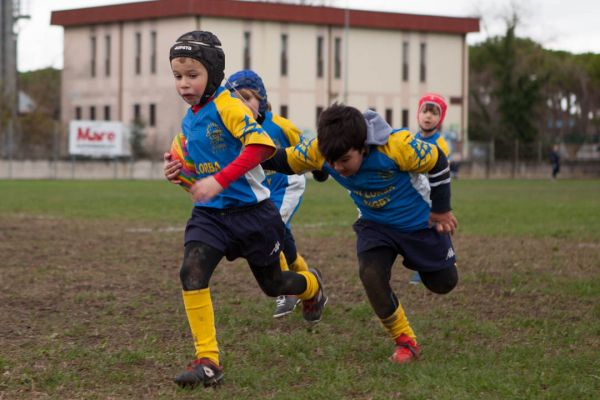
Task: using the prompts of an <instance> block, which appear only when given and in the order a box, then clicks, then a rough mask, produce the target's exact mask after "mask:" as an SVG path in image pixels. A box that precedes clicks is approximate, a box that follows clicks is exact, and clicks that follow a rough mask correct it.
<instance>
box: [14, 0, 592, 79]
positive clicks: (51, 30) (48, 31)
mask: <svg viewBox="0 0 600 400" xmlns="http://www.w3.org/2000/svg"><path fill="white" fill-rule="evenodd" d="M135 1H140V0H127V1H124V0H52V1H48V0H20V2H21V8H22V11H21V13H22V14H24V15H28V16H29V17H30V18H24V19H21V20H19V22H18V23H17V32H18V37H19V39H18V60H17V63H18V69H19V71H30V70H36V69H41V68H47V67H54V68H58V69H60V68H62V65H63V60H62V58H63V28H62V27H60V26H51V25H50V13H51V11H55V10H65V9H72V8H84V7H93V6H99V5H108V4H118V3H132V2H135ZM324 2H325V3H327V5H332V6H337V7H349V8H351V9H362V10H373V11H384V12H400V13H408V14H425V15H444V16H451V17H480V18H481V20H480V32H479V33H470V34H468V35H467V42H468V43H469V44H474V43H478V42H481V41H483V40H485V39H486V38H488V37H490V36H496V35H499V34H502V33H503V32H504V29H505V27H506V24H505V23H504V20H505V18H506V16H509V15H511V10H517V12H518V15H519V18H520V25H518V26H519V27H520V28H518V29H517V35H518V36H521V37H528V38H531V39H533V40H535V41H536V42H538V43H541V44H542V45H543V46H544V47H545V48H547V49H552V50H565V51H569V52H572V53H585V52H592V53H600V23H599V21H598V20H599V19H600V0H568V1H565V0H520V1H517V0H451V1H449V0H425V1H414V0H324Z"/></svg>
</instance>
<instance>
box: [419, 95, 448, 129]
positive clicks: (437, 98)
mask: <svg viewBox="0 0 600 400" xmlns="http://www.w3.org/2000/svg"><path fill="white" fill-rule="evenodd" d="M423 104H433V105H435V106H437V107H438V108H439V109H440V121H439V122H438V124H437V125H436V127H435V129H438V128H439V127H440V126H441V125H442V122H444V118H446V109H447V108H448V104H446V100H445V99H444V96H442V95H441V94H437V93H425V94H424V95H423V96H422V97H421V98H420V99H419V112H418V113H417V120H418V118H419V117H418V115H419V113H420V112H421V107H423Z"/></svg>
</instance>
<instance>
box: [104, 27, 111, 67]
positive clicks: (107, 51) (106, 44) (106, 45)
mask: <svg viewBox="0 0 600 400" xmlns="http://www.w3.org/2000/svg"><path fill="white" fill-rule="evenodd" d="M110 47H111V43H110V35H106V36H104V75H105V76H110Z"/></svg>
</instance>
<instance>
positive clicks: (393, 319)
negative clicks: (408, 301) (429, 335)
mask: <svg viewBox="0 0 600 400" xmlns="http://www.w3.org/2000/svg"><path fill="white" fill-rule="evenodd" d="M381 323H382V324H383V327H384V328H385V330H386V331H388V333H389V334H390V336H391V337H392V339H396V338H397V337H399V336H400V335H402V334H405V335H407V336H408V337H410V338H411V339H412V340H414V341H415V343H416V342H417V336H416V335H415V333H414V332H413V330H412V328H411V327H410V324H409V323H408V319H406V315H405V314H404V309H403V308H402V305H400V304H398V308H396V311H394V313H393V314H392V315H390V316H389V317H387V318H383V319H381Z"/></svg>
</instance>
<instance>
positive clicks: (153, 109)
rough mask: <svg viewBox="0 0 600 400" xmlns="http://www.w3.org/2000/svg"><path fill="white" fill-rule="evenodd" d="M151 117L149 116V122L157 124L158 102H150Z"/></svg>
mask: <svg viewBox="0 0 600 400" xmlns="http://www.w3.org/2000/svg"><path fill="white" fill-rule="evenodd" d="M149 114H150V115H149V117H148V120H149V121H148V124H149V125H150V126H156V104H154V103H153V104H150V110H149Z"/></svg>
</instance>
